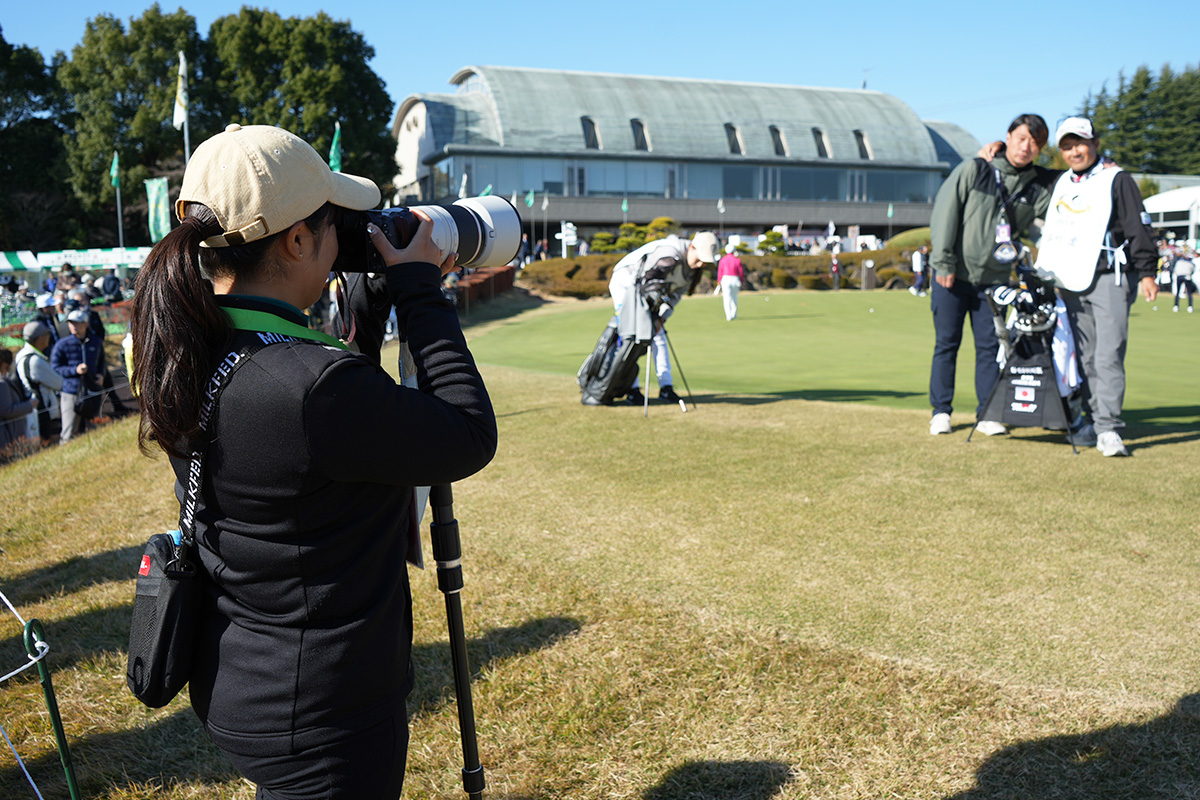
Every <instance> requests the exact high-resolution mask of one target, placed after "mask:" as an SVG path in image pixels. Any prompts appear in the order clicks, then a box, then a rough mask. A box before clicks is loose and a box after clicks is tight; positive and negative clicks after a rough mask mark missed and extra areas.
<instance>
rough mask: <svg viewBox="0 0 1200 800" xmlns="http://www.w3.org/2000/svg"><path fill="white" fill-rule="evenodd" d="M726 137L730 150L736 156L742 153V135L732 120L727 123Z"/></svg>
mask: <svg viewBox="0 0 1200 800" xmlns="http://www.w3.org/2000/svg"><path fill="white" fill-rule="evenodd" d="M725 138H726V140H727V141H728V142H729V152H730V153H733V154H734V155H735V156H740V155H742V152H743V151H742V135H741V134H740V133H738V129H737V126H736V125H734V124H733V123H732V122H726V123H725Z"/></svg>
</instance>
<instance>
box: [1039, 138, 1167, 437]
mask: <svg viewBox="0 0 1200 800" xmlns="http://www.w3.org/2000/svg"><path fill="white" fill-rule="evenodd" d="M1054 141H1055V143H1056V144H1057V145H1058V147H1059V150H1061V151H1062V155H1063V159H1065V160H1066V162H1067V166H1068V167H1070V169H1068V170H1067V172H1065V173H1063V175H1062V176H1061V177H1060V178H1059V179H1058V182H1057V183H1056V184H1055V185H1054V191H1053V193H1052V195H1051V198H1050V208H1049V210H1048V211H1047V212H1046V224H1045V226H1044V227H1043V229H1042V235H1041V239H1040V241H1039V242H1038V258H1037V263H1036V264H1035V265H1034V266H1035V268H1036V269H1037V270H1038V272H1039V273H1041V274H1042V275H1043V276H1044V277H1047V278H1050V279H1053V280H1054V282H1055V284H1056V285H1057V286H1058V288H1059V294H1060V295H1061V297H1062V300H1063V304H1064V305H1066V307H1067V318H1068V319H1069V321H1070V323H1071V328H1072V329H1073V330H1074V333H1075V343H1076V349H1077V352H1078V354H1079V361H1080V364H1081V365H1082V367H1083V373H1084V376H1085V380H1084V385H1083V392H1082V412H1083V415H1084V420H1089V421H1087V422H1086V424H1084V425H1083V426H1082V427H1079V428H1078V429H1077V430H1076V431H1075V432H1074V433H1071V434H1069V439H1070V440H1071V441H1072V442H1074V443H1075V444H1082V445H1087V446H1091V445H1095V446H1096V449H1098V450H1099V451H1100V452H1101V453H1102V454H1103V455H1105V456H1126V455H1129V451H1128V449H1126V447H1125V443H1124V441H1123V440H1122V438H1121V431H1122V430H1123V429H1124V427H1125V423H1124V422H1123V421H1122V420H1121V408H1122V406H1123V404H1124V402H1125V347H1126V343H1127V341H1128V339H1129V311H1130V308H1131V307H1132V306H1133V303H1134V301H1135V300H1136V299H1137V292H1138V288H1139V286H1140V287H1141V291H1142V294H1143V295H1145V297H1146V299H1147V300H1153V299H1155V297H1157V295H1158V284H1157V283H1155V281H1154V274H1155V271H1156V267H1157V264H1158V250H1157V248H1156V247H1155V244H1154V235H1153V232H1152V231H1151V229H1150V217H1149V215H1148V214H1146V209H1145V207H1144V206H1143V205H1142V195H1141V192H1140V191H1139V190H1138V187H1137V183H1136V182H1135V181H1134V180H1133V178H1132V177H1131V176H1130V175H1129V173H1128V172H1125V171H1124V170H1122V169H1121V168H1120V167H1115V166H1111V165H1106V164H1105V163H1103V160H1102V159H1101V157H1100V136H1099V133H1098V132H1097V131H1096V130H1095V129H1094V127H1093V125H1092V121H1091V120H1089V119H1087V118H1086V117H1068V118H1067V119H1065V120H1063V122H1062V124H1060V125H1059V126H1058V130H1057V132H1056V133H1055V135H1054Z"/></svg>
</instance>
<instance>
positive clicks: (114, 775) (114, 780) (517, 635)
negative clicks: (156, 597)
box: [0, 608, 673, 800]
mask: <svg viewBox="0 0 1200 800" xmlns="http://www.w3.org/2000/svg"><path fill="white" fill-rule="evenodd" d="M123 612H124V626H123V628H124V629H123V633H122V635H121V638H120V639H119V646H120V647H122V648H123V647H124V645H125V640H126V638H127V637H128V632H129V615H130V611H129V609H128V608H126V609H124V610H123ZM78 619H79V618H78V617H74V618H72V619H71V620H70V621H69V623H65V622H64V623H59V624H58V625H56V626H54V628H63V629H64V630H59V631H58V632H57V633H58V635H59V636H62V635H64V634H65V630H68V629H70V628H72V627H74V626H75V625H77V622H78ZM580 628H581V625H580V623H579V622H578V621H577V620H574V619H570V618H566V617H549V618H545V619H536V620H530V621H529V622H526V623H524V624H522V625H517V626H514V627H508V628H497V629H495V630H492V631H488V632H487V633H486V634H484V635H483V636H481V637H478V638H476V639H470V640H468V641H467V653H468V655H469V657H470V658H471V662H472V664H473V665H474V666H475V669H474V670H473V673H472V677H476V676H478V675H479V673H480V672H482V671H484V670H486V669H487V668H488V667H489V666H490V665H491V664H492V663H493V662H495V661H499V660H502V659H505V658H510V657H513V656H517V655H522V654H525V653H530V652H533V651H534V650H538V649H541V648H547V647H552V646H553V645H554V644H555V643H556V642H558V641H559V640H560V639H562V638H563V637H565V636H569V635H571V634H573V633H575V632H576V631H578V630H579V629H580ZM46 640H47V641H48V642H50V644H51V647H52V648H53V647H54V641H55V635H54V629H52V628H50V627H49V626H47V631H46ZM6 652H7V651H6ZM48 658H50V659H51V661H50V666H51V669H52V670H54V672H55V673H56V674H57V673H59V672H61V671H62V670H63V669H64V666H69V665H70V664H69V662H71V661H72V659H71V658H70V657H69V656H68V657H67V658H66V659H65V661H66V662H68V663H67V664H66V665H64V658H63V657H61V656H60V655H59V654H58V652H56V651H55V650H52V651H51V655H50V656H48ZM75 660H77V659H75ZM413 662H414V663H415V664H416V667H417V686H416V688H415V689H414V690H413V693H412V694H411V695H409V699H408V707H409V709H410V711H411V710H416V709H419V708H421V707H425V708H428V707H429V706H431V705H439V704H441V703H443V702H453V697H454V684H453V677H452V672H451V669H450V649H449V645H448V644H441V643H439V644H436V645H425V646H421V647H416V648H414V649H413ZM35 681H36V678H34V679H30V680H29V681H28V685H27V686H25V687H24V689H23V691H30V692H36V693H38V695H39V698H40V695H41V688H40V687H39V686H38V685H37V684H36V682H35ZM55 688H56V692H57V694H58V696H59V699H60V701H61V700H62V698H63V691H62V687H61V686H56V687H55ZM63 724H64V726H65V727H66V730H67V736H68V737H69V738H70V737H72V735H73V733H77V732H74V731H73V730H72V728H73V725H72V721H71V720H70V719H64V720H63ZM48 732H49V725H48V723H47V733H48ZM71 759H72V761H73V763H74V764H75V771H76V779H77V782H78V783H79V787H80V790H81V793H82V794H83V796H84V797H99V796H106V795H105V793H106V792H107V793H111V792H112V789H113V787H114V786H128V785H131V784H145V783H150V784H168V785H169V784H170V782H171V781H175V780H179V781H189V782H193V783H224V782H227V781H230V780H233V779H235V778H237V773H236V772H235V771H234V770H233V768H232V767H230V766H229V764H228V762H226V761H225V759H224V757H223V756H222V755H221V754H220V752H219V751H218V750H217V749H216V748H215V747H214V746H213V745H212V744H211V743H210V742H209V741H208V737H207V736H206V735H205V734H204V731H203V729H202V728H201V727H200V721H199V720H198V719H196V716H195V715H194V714H193V713H192V712H191V710H190V709H188V708H184V709H183V710H181V711H179V712H177V713H174V714H172V715H171V716H169V717H166V718H164V719H162V720H159V721H158V722H155V723H153V724H151V725H148V726H146V727H145V728H138V729H136V730H128V731H121V732H119V733H103V734H96V735H92V736H86V737H83V738H82V739H76V740H74V741H73V742H72V744H71ZM25 763H26V766H27V767H28V768H29V771H30V773H31V774H32V775H33V778H34V781H35V782H36V783H37V785H38V787H39V788H40V789H41V790H42V792H43V795H44V797H45V798H46V799H47V800H51V799H52V798H67V797H68V796H69V794H68V792H67V788H66V781H65V779H64V777H63V770H62V765H61V764H60V762H59V759H58V753H57V751H51V752H48V753H46V754H44V755H42V756H39V757H38V758H36V759H33V760H27V761H26V762H25ZM30 792H31V790H29V788H28V784H27V782H26V780H25V776H24V775H23V774H22V773H21V771H20V768H19V767H17V766H16V765H15V764H14V765H13V766H9V767H6V768H5V769H0V797H2V798H9V797H25V796H26V795H29V796H32V795H30ZM672 796H673V795H672Z"/></svg>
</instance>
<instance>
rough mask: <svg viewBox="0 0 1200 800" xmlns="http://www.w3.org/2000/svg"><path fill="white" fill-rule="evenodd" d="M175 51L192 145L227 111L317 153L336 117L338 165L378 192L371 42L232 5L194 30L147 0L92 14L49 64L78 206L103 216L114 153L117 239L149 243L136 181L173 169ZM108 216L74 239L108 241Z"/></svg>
mask: <svg viewBox="0 0 1200 800" xmlns="http://www.w3.org/2000/svg"><path fill="white" fill-rule="evenodd" d="M180 51H182V52H183V53H184V54H185V56H186V58H187V60H188V100H189V114H188V126H189V133H190V140H191V145H192V149H193V150H194V149H195V147H196V146H198V145H199V144H200V143H201V142H203V141H204V140H205V139H207V138H208V137H210V136H212V135H213V134H215V133H218V132H220V131H221V130H223V129H224V127H225V126H226V125H227V124H229V123H231V122H238V123H241V124H256V125H279V126H281V127H284V128H287V129H288V130H290V131H292V132H294V133H296V134H297V135H299V136H300V137H301V138H303V139H305V140H306V141H307V142H309V143H310V144H312V145H313V147H314V148H315V149H316V150H317V152H319V153H321V154H322V155H324V154H325V153H327V152H328V151H329V146H330V144H331V143H332V140H333V133H334V125H335V123H337V122H341V124H342V149H343V154H344V155H343V168H344V169H345V170H346V171H347V172H352V173H354V174H358V175H365V176H367V177H369V178H371V179H373V180H374V181H375V182H376V183H379V184H380V185H381V188H383V190H384V194H385V196H386V195H387V194H389V193H390V184H391V182H392V179H393V178H394V177H395V164H394V161H393V155H394V152H395V143H394V141H393V140H392V139H391V136H390V134H389V123H390V121H391V119H390V117H391V111H392V102H391V99H390V98H389V97H388V96H387V93H386V91H385V90H384V86H383V82H382V81H381V80H380V79H379V77H378V76H377V75H375V73H374V72H373V71H371V69H370V67H368V66H367V62H368V61H369V60H370V59H371V58H372V57H373V56H374V51H373V49H372V48H371V47H369V46H368V45H367V44H366V43H365V41H364V40H363V37H362V36H361V35H360V34H358V33H356V32H354V31H353V30H351V29H350V27H349V24H348V23H346V22H338V21H335V20H333V19H331V18H330V17H329V16H327V15H325V14H324V13H320V14H317V15H316V16H315V17H310V18H298V17H296V18H287V19H285V18H282V17H280V16H279V15H278V14H276V13H274V12H272V11H262V10H257V9H251V8H243V9H242V11H241V12H240V13H239V14H237V15H230V16H226V17H222V18H221V19H218V20H217V21H216V22H215V23H213V26H212V29H211V30H210V34H209V38H208V39H207V40H205V39H202V38H201V36H200V34H199V33H198V32H197V30H196V21H195V19H194V18H193V17H192V16H191V15H190V14H188V13H187V12H185V11H184V10H182V9H179V10H176V11H174V12H172V13H169V14H165V13H163V12H162V10H161V9H160V8H159V6H158V4H154V5H152V6H151V7H150V8H149V9H147V11H146V12H145V13H144V14H143V15H142V16H141V17H139V18H135V19H133V20H132V21H131V22H130V23H129V26H128V30H126V27H125V25H124V24H123V23H122V22H121V21H120V20H119V19H118V18H116V17H114V16H111V15H107V14H99V15H97V16H96V17H95V18H94V19H92V20H89V22H88V23H87V27H86V29H85V31H84V34H83V40H82V42H81V43H80V44H79V45H78V46H76V47H75V48H74V49H73V50H72V52H71V55H70V58H66V57H64V58H63V59H62V63H61V64H59V65H58V66H57V79H58V81H59V83H60V84H61V86H62V88H63V90H64V91H65V92H66V94H67V97H68V98H69V101H70V103H71V104H72V110H73V112H74V113H73V117H72V118H70V120H69V123H67V124H65V125H64V127H65V128H66V129H67V134H68V135H67V136H66V137H65V139H63V141H64V144H65V149H66V176H65V177H66V180H67V181H68V182H69V185H70V186H71V189H72V190H73V192H74V195H75V197H76V198H77V199H78V202H79V203H80V204H81V205H82V207H83V209H84V210H85V211H87V212H89V213H90V214H92V215H93V217H96V216H97V215H98V216H101V217H103V218H104V219H105V220H108V219H111V215H112V214H113V211H114V207H115V203H116V190H115V189H114V188H113V187H112V185H111V184H110V181H109V176H108V170H109V166H110V165H111V164H112V157H113V151H114V150H116V151H117V152H118V153H119V157H120V180H121V193H122V194H121V196H122V205H123V210H124V212H125V214H124V216H125V234H126V244H127V245H140V244H149V232H148V230H147V228H146V225H145V214H146V193H145V191H144V188H143V183H142V181H143V180H145V179H146V178H151V177H158V176H161V175H166V176H168V178H169V180H170V187H171V193H172V196H174V195H175V194H177V192H178V187H179V183H180V181H181V179H182V172H183V162H184V154H183V133H182V132H181V131H177V130H176V129H175V127H174V126H173V124H172V117H173V109H174V103H175V91H176V82H177V74H178V67H179V55H178V54H179V52H180ZM115 228H116V226H115V224H112V223H111V222H106V223H105V224H104V225H103V226H102V227H100V228H98V229H96V230H92V231H85V232H84V233H83V236H82V238H85V239H86V240H87V241H86V242H80V244H84V243H86V244H88V245H93V246H95V245H111V244H115V240H116V230H115Z"/></svg>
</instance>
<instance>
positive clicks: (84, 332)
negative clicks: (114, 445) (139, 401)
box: [50, 308, 104, 444]
mask: <svg viewBox="0 0 1200 800" xmlns="http://www.w3.org/2000/svg"><path fill="white" fill-rule="evenodd" d="M67 327H68V328H69V329H70V331H71V335H70V336H64V337H63V338H61V339H59V340H58V343H57V344H55V345H54V349H53V350H51V351H50V366H51V367H53V368H54V371H55V372H57V373H58V374H59V375H61V376H62V377H63V387H62V434H61V437H60V438H61V441H62V442H63V443H64V444H65V443H66V442H69V441H70V440H71V437H73V436H74V435H75V434H77V433H81V432H82V431H83V428H84V426H85V425H86V424H87V421H88V420H89V419H91V418H92V417H93V416H95V415H96V412H97V411H99V407H100V403H99V402H97V400H99V399H101V398H100V376H101V375H102V374H103V370H104V364H103V361H104V340H103V339H101V338H99V337H97V336H94V335H92V334H91V333H90V332H89V330H88V312H87V311H84V310H83V309H81V308H77V309H75V310H74V311H72V312H71V313H70V314H68V315H67Z"/></svg>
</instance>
